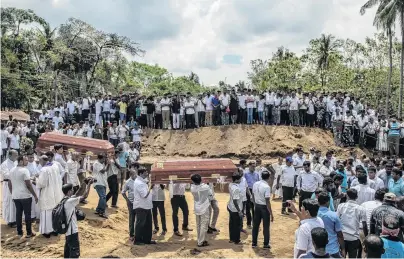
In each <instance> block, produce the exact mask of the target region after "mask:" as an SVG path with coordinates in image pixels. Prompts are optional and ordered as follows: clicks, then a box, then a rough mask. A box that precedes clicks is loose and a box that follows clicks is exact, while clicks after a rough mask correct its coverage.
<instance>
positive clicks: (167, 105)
mask: <svg viewBox="0 0 404 259" xmlns="http://www.w3.org/2000/svg"><path fill="white" fill-rule="evenodd" d="M160 104H161V110H162V111H169V110H170V104H171V101H170V99H168V98H163V99H161V102H160ZM163 105H164V106H163Z"/></svg>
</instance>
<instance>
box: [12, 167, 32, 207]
mask: <svg viewBox="0 0 404 259" xmlns="http://www.w3.org/2000/svg"><path fill="white" fill-rule="evenodd" d="M27 180H30V174H29V171H28V169H26V168H24V167H20V166H17V167H15V168H14V169H13V170H11V172H10V181H11V186H12V191H13V192H12V194H11V196H12V197H13V200H17V199H28V198H31V197H32V196H31V192H30V191H29V190H28V188H27V185H26V184H25V181H27Z"/></svg>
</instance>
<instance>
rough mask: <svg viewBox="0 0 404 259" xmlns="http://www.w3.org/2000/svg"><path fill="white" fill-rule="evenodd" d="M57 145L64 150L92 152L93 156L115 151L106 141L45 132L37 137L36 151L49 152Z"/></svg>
mask: <svg viewBox="0 0 404 259" xmlns="http://www.w3.org/2000/svg"><path fill="white" fill-rule="evenodd" d="M57 144H62V145H63V147H64V148H65V149H74V151H76V152H83V151H85V152H92V153H93V154H100V153H113V152H114V150H115V149H114V146H113V145H112V144H111V143H109V142H108V141H106V140H100V139H92V138H86V137H75V136H70V135H65V134H60V133H57V132H47V133H44V134H42V135H41V137H39V139H38V142H37V151H44V150H45V149H47V150H50V149H52V147H53V146H54V145H57Z"/></svg>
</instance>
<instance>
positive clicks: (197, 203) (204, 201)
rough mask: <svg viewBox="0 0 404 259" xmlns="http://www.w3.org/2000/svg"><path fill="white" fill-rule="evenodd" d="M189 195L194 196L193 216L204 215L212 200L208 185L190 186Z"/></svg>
mask: <svg viewBox="0 0 404 259" xmlns="http://www.w3.org/2000/svg"><path fill="white" fill-rule="evenodd" d="M191 193H192V195H193V196H194V212H195V215H203V214H205V213H206V212H207V211H208V209H209V206H210V201H211V200H212V190H211V189H210V187H209V185H207V184H205V183H201V184H199V185H195V184H192V185H191Z"/></svg>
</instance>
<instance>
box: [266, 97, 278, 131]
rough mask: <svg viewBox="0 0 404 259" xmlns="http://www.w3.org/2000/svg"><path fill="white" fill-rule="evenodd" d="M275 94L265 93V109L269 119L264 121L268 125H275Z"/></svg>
mask: <svg viewBox="0 0 404 259" xmlns="http://www.w3.org/2000/svg"><path fill="white" fill-rule="evenodd" d="M275 97H276V96H275V94H274V93H273V92H271V93H269V92H265V108H266V110H267V113H268V114H267V117H266V118H265V119H264V121H266V124H267V125H268V124H271V125H272V124H273V123H274V116H272V110H273V108H274V105H275Z"/></svg>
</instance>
